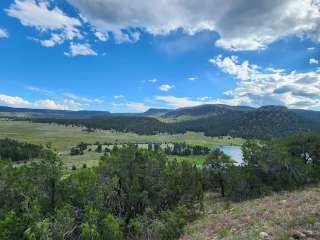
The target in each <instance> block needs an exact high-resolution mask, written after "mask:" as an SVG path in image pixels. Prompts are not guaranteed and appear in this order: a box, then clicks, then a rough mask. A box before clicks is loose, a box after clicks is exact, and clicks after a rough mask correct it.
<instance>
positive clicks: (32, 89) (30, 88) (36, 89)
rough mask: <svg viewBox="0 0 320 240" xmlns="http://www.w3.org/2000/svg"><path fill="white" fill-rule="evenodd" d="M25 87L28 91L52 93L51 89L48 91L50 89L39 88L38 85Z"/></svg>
mask: <svg viewBox="0 0 320 240" xmlns="http://www.w3.org/2000/svg"><path fill="white" fill-rule="evenodd" d="M27 89H28V90H29V91H33V92H37V93H41V94H44V95H52V94H53V91H50V90H47V89H43V88H39V87H34V86H28V87H27Z"/></svg>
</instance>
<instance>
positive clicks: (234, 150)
mask: <svg viewBox="0 0 320 240" xmlns="http://www.w3.org/2000/svg"><path fill="white" fill-rule="evenodd" d="M219 148H220V150H221V151H223V152H224V153H225V154H227V155H229V156H230V157H231V158H232V159H233V160H235V161H237V162H238V163H239V164H241V163H242V156H243V155H242V151H241V147H239V146H220V147H219Z"/></svg>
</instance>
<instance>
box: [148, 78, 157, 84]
mask: <svg viewBox="0 0 320 240" xmlns="http://www.w3.org/2000/svg"><path fill="white" fill-rule="evenodd" d="M157 81H158V80H157V79H156V78H154V79H150V80H148V82H150V83H156V82H157Z"/></svg>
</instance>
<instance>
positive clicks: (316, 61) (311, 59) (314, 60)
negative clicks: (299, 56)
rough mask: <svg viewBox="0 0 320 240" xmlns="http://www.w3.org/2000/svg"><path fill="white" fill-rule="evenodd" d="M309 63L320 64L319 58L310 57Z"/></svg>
mask: <svg viewBox="0 0 320 240" xmlns="http://www.w3.org/2000/svg"><path fill="white" fill-rule="evenodd" d="M309 64H319V60H318V59H315V58H310V59H309Z"/></svg>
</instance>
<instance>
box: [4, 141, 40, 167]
mask: <svg viewBox="0 0 320 240" xmlns="http://www.w3.org/2000/svg"><path fill="white" fill-rule="evenodd" d="M42 152H43V148H42V146H39V145H35V144H30V143H25V142H18V141H16V140H13V139H0V160H1V159H2V160H11V161H13V162H18V161H28V160H31V159H34V158H39V157H40V156H41V154H42Z"/></svg>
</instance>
